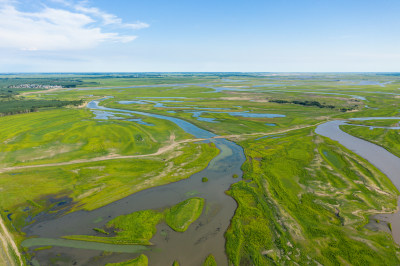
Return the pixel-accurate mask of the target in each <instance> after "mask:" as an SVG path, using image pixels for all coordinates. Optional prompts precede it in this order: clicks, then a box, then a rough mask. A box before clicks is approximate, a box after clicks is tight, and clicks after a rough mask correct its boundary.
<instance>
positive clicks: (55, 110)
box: [0, 73, 400, 265]
mask: <svg viewBox="0 0 400 266" xmlns="http://www.w3.org/2000/svg"><path fill="white" fill-rule="evenodd" d="M17 78H18V79H17ZM32 83H40V84H46V85H59V84H61V85H62V86H64V88H57V89H48V90H43V89H42V90H39V89H26V88H24V89H22V88H21V89H18V85H19V84H32ZM11 85H12V86H13V87H12V89H10V86H11ZM0 86H1V87H2V88H1V89H0V96H1V98H0V106H3V107H4V106H5V107H7V106H8V107H9V108H10V109H9V110H3V109H1V108H0V112H1V114H2V116H1V117H0V125H1V130H0V191H1V194H0V213H1V219H2V223H3V222H4V224H5V227H4V229H5V230H4V229H2V230H1V231H0V234H1V236H2V238H1V244H2V246H3V252H2V253H1V254H0V255H1V256H0V258H1V260H0V262H1V261H5V262H8V263H12V264H16V265H19V264H24V265H25V264H26V265H29V264H30V263H32V264H34V265H37V264H39V265H71V263H76V264H77V265H85V264H91V265H106V264H107V265H156V262H158V256H159V255H157V254H163V256H165V265H172V264H174V265H187V264H190V263H188V262H190V261H191V260H190V259H192V261H193V263H192V264H194V265H200V264H203V263H204V265H216V264H217V265H275V264H279V265H282V264H301V265H303V264H311V265H318V264H323V265H338V264H351V265H366V264H371V265H396V264H399V263H400V255H399V254H400V253H399V252H400V248H399V245H398V244H399V243H396V242H395V241H394V239H393V236H392V233H393V232H392V224H391V223H389V222H386V221H376V220H374V219H373V218H371V217H372V216H373V215H376V214H380V213H394V212H396V210H397V204H398V203H397V201H398V196H399V195H400V193H399V190H398V189H399V188H396V187H395V186H394V185H393V183H392V181H391V180H390V179H389V178H388V177H387V176H385V174H383V173H382V171H384V169H378V168H376V167H375V166H374V165H373V164H371V163H370V162H368V161H367V160H365V159H364V158H362V157H361V156H359V155H357V154H356V153H354V152H353V151H351V150H349V149H347V148H346V147H345V146H343V145H341V144H339V143H338V142H336V141H333V140H331V139H329V138H327V137H323V136H321V135H318V134H317V133H316V132H315V129H316V127H317V126H318V125H321V124H324V123H326V122H328V121H332V120H344V121H347V122H346V123H347V124H345V125H342V126H340V128H341V129H342V130H343V131H345V132H347V133H349V134H351V135H353V136H355V137H358V138H362V139H364V140H367V141H369V142H372V143H374V144H377V145H379V146H382V147H384V148H385V149H387V151H388V152H390V153H392V154H394V155H396V156H400V145H399V130H400V129H398V128H397V127H398V123H399V121H400V113H399V109H398V101H399V98H400V91H399V88H400V78H399V76H398V75H397V74H382V73H381V74H373V73H368V74H340V73H326V74H313V73H308V74H305V73H289V74H285V73H278V74H277V73H191V74H188V73H159V74H156V73H153V74H141V75H138V74H131V75H130V74H126V73H125V74H118V73H112V74H107V75H106V74H96V75H95V74H79V73H77V74H72V75H68V76H67V75H63V74H57V75H55V74H53V75H45V74H30V75H27V74H26V75H23V74H21V75H17V76H5V75H4V76H0ZM3 103H4V104H5V103H6V104H5V105H3ZM50 103H51V104H50ZM5 107H4V108H5ZM11 107H12V108H11ZM368 117H369V118H371V117H372V118H375V119H369V120H368V119H367V120H357V119H354V118H368ZM387 118H391V119H387ZM351 119H354V120H351ZM240 158H243V162H241V159H240ZM234 159H235V160H236V159H237V161H235V160H234ZM236 162H241V163H240V165H235V164H237V163H236ZM233 165H234V166H236V167H240V169H241V170H240V171H237V170H236V169H235V170H234V171H233V170H230V169H231V168H230V167H233ZM202 178H206V179H203V182H202V181H201V180H202ZM205 180H207V182H204V181H205ZM185 182H186V183H185ZM182 184H183V185H182ZM182 187H183V188H188V189H187V190H184V189H182ZM189 188H190V189H189ZM165 190H167V191H165ZM153 191H155V192H154V193H157V194H158V195H159V196H158V197H157V196H156V197H150V196H146V195H147V194H146V193H153ZM163 193H165V194H163ZM168 193H169V194H168ZM132 195H137V198H135V202H134V203H133V200H129V199H130V197H132ZM142 195H143V196H142ZM164 195H167V196H164ZM138 199H139V201H138ZM145 199H146V200H145ZM140 200H143V202H142V201H140ZM125 201H126V203H124V202H125ZM138 202H139V203H138ZM225 202H227V203H225ZM113 204H115V205H113ZM122 204H124V205H123V206H124V207H123V211H118V210H115V208H117V207H114V206H119V207H118V208H120V209H122V207H120V206H122ZM131 205H132V207H130V206H131ZM230 208H233V210H234V211H232V212H230V213H225V212H223V210H225V209H226V210H227V209H229V210H230ZM220 216H223V219H226V221H227V222H228V225H227V226H226V227H224V226H221V225H214V222H216V223H217V224H218V223H220V224H224V222H223V221H225V220H223V219H222V218H219V217H220ZM70 217H71V218H70ZM63 219H64V220H63ZM68 219H75V220H76V219H82V223H81V227H82V228H67V227H66V228H67V229H65V232H64V231H63V232H61V231H60V232H56V231H54V232H53V231H52V230H53V229H51V228H53V227H49V229H48V230H47V231H48V232H47V233H43V232H44V231H46V228H43V227H44V226H46V224H50V223H51V224H54V227H56V225H60V226H61V225H63V226H64V225H65V222H63V221H67V220H68ZM219 219H221V220H219ZM371 221H372V222H375V223H381V224H384V225H385V227H386V228H384V229H382V228H381V229H379V230H375V229H374V230H372V229H371V228H370V227H368V225H369V224H370V223H371ZM77 224H79V223H77ZM40 228H41V229H40ZM202 230H204V233H201V232H202ZM67 231H68V232H67ZM195 232H199V233H198V234H199V236H198V235H197V233H195ZM213 234H214V235H215V239H217V238H218V237H220V238H221V239H222V242H221V243H222V246H221V247H219V248H217V249H216V248H215V247H214V246H208V244H206V243H208V242H207V241H211V242H213ZM197 237H198V240H197V239H196V241H194V243H197V244H196V245H192V244H191V243H192V242H190V241H191V238H197ZM49 239H50V240H49ZM174 239H176V240H174ZM207 239H210V240H207ZM218 239H219V238H218ZM168 240H169V241H170V242H169V243H170V244H165V243H167V242H168ZM68 241H77V242H68ZM175 241H176V242H175ZM78 242H79V243H81V245H76V247H75V248H72V247H70V246H71V245H72V243H78ZM215 242H216V243H217V242H218V241H217V240H216V241H215ZM32 243H33V244H32ZM49 243H51V244H49ZM174 243H178V244H174ZM218 243H219V242H218ZM85 245H87V246H90V250H89V248H82V247H84V246H85ZM124 245H125V246H128V247H132V250H133V251H132V252H127V251H126V250H125V249H124ZM164 245H165V246H164ZM167 245H176V249H177V250H178V249H180V247H181V246H180V245H182V247H184V248H182V252H181V253H180V252H179V251H177V252H166V253H167V255H165V254H164V253H162V250H166V248H165V247H166V246H167ZM172 248H173V247H172ZM213 248H214V250H217V251H216V252H213ZM160 250H161V251H160ZM196 251H199V252H196ZM200 251H201V252H200ZM191 252H193V254H197V255H198V258H197V257H196V256H197V255H193V256H192V258H188V257H186V256H185V253H188V254H189V253H190V254H192V253H191Z"/></svg>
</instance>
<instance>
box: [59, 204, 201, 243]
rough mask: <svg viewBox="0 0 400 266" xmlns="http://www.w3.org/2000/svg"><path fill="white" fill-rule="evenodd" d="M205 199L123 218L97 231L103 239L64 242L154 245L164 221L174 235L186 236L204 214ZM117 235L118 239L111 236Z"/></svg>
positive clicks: (90, 238)
mask: <svg viewBox="0 0 400 266" xmlns="http://www.w3.org/2000/svg"><path fill="white" fill-rule="evenodd" d="M203 206H204V199H203V198H197V197H196V198H190V199H187V200H185V201H182V202H180V203H178V204H177V205H175V206H172V207H171V208H168V209H166V210H164V211H163V212H160V211H155V210H144V211H138V212H133V213H131V214H128V215H121V216H118V217H117V218H114V219H113V220H111V221H109V222H108V223H107V225H106V227H105V228H104V229H98V228H95V231H97V232H99V233H100V234H101V235H103V236H86V235H74V236H65V237H64V238H67V239H72V240H81V241H94V242H101V243H109V244H117V245H151V244H152V243H151V242H150V240H151V238H152V237H153V236H154V234H155V233H156V231H157V228H156V225H157V224H159V223H160V222H161V221H164V220H165V222H166V223H167V224H168V225H169V226H170V227H171V228H172V229H174V230H175V231H177V232H184V231H186V230H187V228H188V227H189V226H190V225H191V224H192V223H193V222H194V221H196V220H197V219H198V218H199V217H200V215H201V214H202V212H203ZM111 234H115V236H109V235H111Z"/></svg>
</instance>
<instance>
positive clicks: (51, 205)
mask: <svg viewBox="0 0 400 266" xmlns="http://www.w3.org/2000/svg"><path fill="white" fill-rule="evenodd" d="M218 152H219V150H218V149H216V147H215V145H214V144H212V143H209V144H194V143H186V144H182V145H181V146H180V147H178V149H176V150H174V151H172V152H169V153H166V154H164V155H160V156H154V157H148V158H146V159H123V160H122V159H120V160H107V161H99V162H91V163H80V164H73V165H65V166H52V167H40V168H34V170H32V169H21V170H18V171H15V172H5V173H2V174H0V188H1V189H2V193H1V194H0V202H1V203H2V210H8V211H10V212H11V213H12V216H11V217H12V224H13V226H14V227H15V228H22V227H23V226H25V225H26V224H27V221H28V222H29V219H28V217H35V216H36V215H37V214H38V213H41V212H60V211H75V210H79V209H86V210H93V209H95V208H99V207H101V206H104V205H106V204H109V203H111V202H113V201H115V200H118V199H121V198H123V197H126V196H128V195H131V194H133V193H135V192H138V191H141V190H143V189H146V188H150V187H154V186H159V185H163V184H167V183H170V182H175V181H179V180H181V179H184V178H188V177H189V176H191V175H192V174H193V173H195V172H198V171H201V170H202V169H204V168H205V167H206V166H207V164H208V162H209V161H210V160H211V159H212V158H213V157H215V156H216V155H217V154H218ZM27 184H29V186H27ZM32 187H34V188H35V189H31V188H32ZM63 201H67V202H69V201H71V202H70V203H69V204H66V205H65V206H64V205H62V206H57V204H58V203H60V202H63ZM66 208H67V209H66ZM68 208H69V209H68ZM2 215H4V217H3V219H4V220H6V221H7V222H8V223H9V225H10V228H12V227H11V222H10V221H8V219H7V218H6V217H5V215H7V213H5V212H2ZM27 219H28V220H27ZM33 221H34V218H33V220H32V222H33ZM17 235H18V239H19V240H22V239H21V237H22V235H21V233H17Z"/></svg>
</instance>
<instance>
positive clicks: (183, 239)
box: [23, 101, 400, 265]
mask: <svg viewBox="0 0 400 266" xmlns="http://www.w3.org/2000/svg"><path fill="white" fill-rule="evenodd" d="M88 108H90V109H92V110H102V111H107V112H123V113H131V114H139V115H144V116H151V117H155V118H158V119H164V120H168V121H171V122H173V123H175V124H176V125H177V126H179V127H181V128H182V129H183V130H184V131H186V132H187V133H190V134H192V135H193V136H194V137H196V138H208V139H209V138H212V137H215V134H213V133H211V132H209V131H207V130H204V129H201V128H199V127H197V126H195V125H193V124H191V123H189V122H187V121H184V120H181V119H178V118H174V117H169V116H163V115H158V114H150V113H145V112H138V111H130V110H123V109H115V108H106V107H103V106H100V105H99V101H92V102H90V103H89V104H88ZM345 123H346V122H345V121H331V122H327V123H324V124H321V125H319V126H318V127H317V128H316V130H315V132H316V133H317V134H320V135H323V136H326V137H329V138H331V139H333V140H336V141H338V142H339V143H341V144H342V145H343V146H345V147H346V148H348V149H350V150H352V151H354V152H355V153H357V154H358V155H360V156H361V157H363V158H365V159H367V160H368V161H369V162H370V163H372V164H373V165H375V166H376V167H377V168H379V169H380V170H381V171H382V172H383V173H385V174H386V175H387V176H388V177H389V178H390V179H391V180H392V182H393V184H394V185H395V186H396V187H397V188H398V189H399V190H400V158H398V157H396V156H394V155H393V154H391V153H389V152H388V151H387V150H385V149H383V148H381V147H379V146H377V145H375V144H372V143H370V142H367V141H364V140H362V139H359V138H356V137H353V136H351V135H349V134H347V133H345V132H343V131H342V130H340V128H339V126H340V125H343V124H345ZM210 141H212V142H213V143H215V145H216V146H217V148H218V149H220V151H221V152H220V154H219V155H218V156H216V157H215V158H214V159H213V160H212V161H211V162H210V163H209V165H208V166H207V168H206V169H204V170H202V171H201V172H199V173H196V174H193V175H192V176H191V177H190V178H188V179H185V180H181V181H179V182H175V183H171V184H168V185H164V186H160V187H155V188H151V189H147V190H144V191H141V192H138V193H135V194H133V195H130V196H128V197H126V198H123V199H121V200H118V201H116V202H113V203H111V204H108V205H106V206H104V207H102V208H99V209H96V210H93V211H90V212H88V211H77V212H73V213H70V214H67V215H65V216H61V217H49V216H46V215H45V214H44V215H42V216H38V217H37V221H36V222H35V223H34V224H32V225H30V226H27V227H26V228H24V231H25V232H26V234H27V236H37V237H38V238H32V239H28V240H26V241H24V242H23V246H25V247H28V248H30V249H31V250H33V249H34V248H35V247H38V246H46V245H51V246H53V248H51V249H45V250H40V251H35V254H36V255H35V257H34V260H33V262H35V263H36V262H38V263H40V264H41V265H48V264H50V262H51V261H52V260H53V259H54V258H55V257H57V254H60V255H59V257H60V256H61V257H62V260H60V261H58V263H59V265H87V264H90V265H104V264H105V263H107V262H117V261H122V260H127V259H130V258H132V257H135V256H137V255H136V254H140V253H144V254H146V255H148V257H149V264H150V265H172V263H173V261H174V260H178V261H179V262H180V263H181V265H201V264H202V262H203V261H204V259H205V258H206V257H207V256H208V255H209V254H213V255H214V256H215V258H216V261H217V263H218V265H228V260H227V256H226V253H225V238H224V233H225V232H226V230H227V228H228V226H229V224H230V220H231V218H232V217H233V214H234V212H235V209H236V207H237V205H236V202H235V201H234V200H233V199H232V198H231V197H229V196H227V195H226V194H225V191H226V190H227V189H228V188H229V187H230V185H231V184H233V183H235V182H237V180H238V179H233V178H232V175H233V174H238V175H239V176H242V171H241V169H240V168H241V165H242V164H243V163H244V161H245V155H244V152H243V149H242V148H241V147H240V146H238V145H237V144H235V143H233V142H231V141H228V140H226V139H222V138H221V139H211V140H210ZM203 176H207V177H208V178H209V182H207V183H202V182H201V178H202V177H203ZM192 195H196V196H199V197H203V198H205V200H206V204H207V205H208V207H207V208H206V209H207V210H206V211H204V212H203V214H202V215H201V217H200V218H199V219H198V220H197V221H195V222H194V223H193V224H192V225H191V226H190V227H189V229H188V230H187V231H186V232H184V233H178V232H175V231H173V230H172V229H170V228H169V227H168V226H167V225H166V224H165V223H162V224H160V225H158V227H157V229H158V230H157V233H156V235H155V236H154V237H153V239H152V240H151V242H152V243H154V246H150V247H146V246H118V245H112V247H110V246H107V245H101V244H100V243H94V242H82V241H72V240H65V239H62V238H61V237H62V236H65V235H77V234H85V235H94V234H95V233H94V232H93V228H95V227H102V226H104V225H105V224H106V223H107V222H108V221H110V220H111V219H113V218H115V217H117V216H120V215H125V214H128V213H132V212H135V211H139V210H145V209H160V208H166V207H169V206H172V205H174V204H176V203H178V202H181V201H182V200H185V199H186V198H188V197H191V196H192ZM398 229H399V228H398V227H397V226H393V235H394V236H395V238H396V235H398V234H397V233H396V232H397V230H398ZM396 241H398V239H397V240H396ZM398 243H399V242H398ZM104 251H107V252H113V253H111V254H108V253H107V255H104V253H103V252H104ZM132 253H134V254H132Z"/></svg>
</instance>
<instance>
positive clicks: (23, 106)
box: [0, 99, 83, 116]
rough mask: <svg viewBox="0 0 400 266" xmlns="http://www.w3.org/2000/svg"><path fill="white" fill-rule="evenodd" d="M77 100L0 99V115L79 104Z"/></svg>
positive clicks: (80, 101)
mask: <svg viewBox="0 0 400 266" xmlns="http://www.w3.org/2000/svg"><path fill="white" fill-rule="evenodd" d="M81 104H83V101H82V100H79V101H59V100H19V99H13V100H8V101H1V100H0V116H6V115H13V114H21V113H30V112H36V111H38V110H39V109H40V108H45V107H62V106H66V105H75V106H77V105H81Z"/></svg>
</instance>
